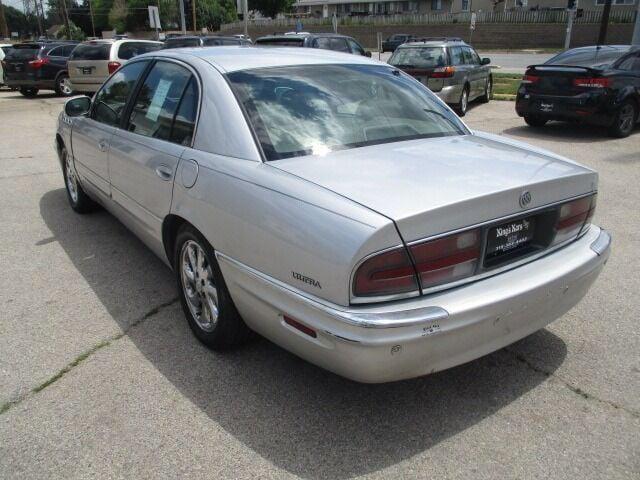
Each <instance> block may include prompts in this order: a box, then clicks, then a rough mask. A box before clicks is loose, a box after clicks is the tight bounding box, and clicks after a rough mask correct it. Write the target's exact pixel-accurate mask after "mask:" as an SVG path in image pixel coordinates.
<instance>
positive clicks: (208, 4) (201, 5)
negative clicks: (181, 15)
mask: <svg viewBox="0 0 640 480" xmlns="http://www.w3.org/2000/svg"><path fill="white" fill-rule="evenodd" d="M196 12H197V16H198V25H197V29H198V30H199V29H201V28H202V27H207V29H208V30H211V31H216V30H219V29H220V25H221V24H223V23H230V22H234V21H235V20H236V19H237V14H236V2H235V1H234V0H196Z"/></svg>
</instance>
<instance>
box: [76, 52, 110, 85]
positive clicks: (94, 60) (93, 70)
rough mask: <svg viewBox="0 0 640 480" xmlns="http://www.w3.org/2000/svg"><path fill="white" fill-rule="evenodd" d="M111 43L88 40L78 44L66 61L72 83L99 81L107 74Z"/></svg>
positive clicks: (104, 78) (105, 77)
mask: <svg viewBox="0 0 640 480" xmlns="http://www.w3.org/2000/svg"><path fill="white" fill-rule="evenodd" d="M111 46H112V44H111V43H108V42H88V43H83V44H80V45H78V46H77V47H76V48H75V49H74V50H73V52H72V54H71V56H70V57H69V61H68V62H67V66H68V70H69V77H70V78H71V81H72V82H73V83H74V84H77V85H80V84H83V83H91V84H93V83H101V82H103V81H104V80H106V79H107V77H108V76H109V66H108V65H109V58H110V54H111Z"/></svg>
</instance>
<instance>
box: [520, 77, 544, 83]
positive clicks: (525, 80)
mask: <svg viewBox="0 0 640 480" xmlns="http://www.w3.org/2000/svg"><path fill="white" fill-rule="evenodd" d="M538 80H540V77H538V76H537V75H525V76H524V77H522V80H521V82H522V83H527V84H531V83H536V82H537V81H538Z"/></svg>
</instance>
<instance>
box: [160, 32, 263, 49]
mask: <svg viewBox="0 0 640 480" xmlns="http://www.w3.org/2000/svg"><path fill="white" fill-rule="evenodd" d="M229 45H251V42H250V41H249V40H245V39H243V38H237V37H222V36H208V37H201V36H196V35H185V36H182V37H172V38H168V39H167V40H165V42H164V47H163V48H165V49H167V48H182V47H213V46H229Z"/></svg>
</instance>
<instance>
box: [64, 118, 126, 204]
mask: <svg viewBox="0 0 640 480" xmlns="http://www.w3.org/2000/svg"><path fill="white" fill-rule="evenodd" d="M114 131H115V128H114V127H111V126H109V125H105V124H103V123H100V122H96V121H95V120H93V119H91V118H85V117H80V118H76V119H74V123H73V130H72V133H71V145H72V149H73V158H74V161H75V166H76V170H77V171H78V174H79V175H80V178H81V180H87V181H88V185H87V187H88V188H89V189H91V190H93V191H94V192H95V193H98V194H101V195H104V196H106V197H109V195H110V191H111V189H110V187H109V145H110V142H111V137H112V136H113V132H114ZM83 187H84V184H83Z"/></svg>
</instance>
